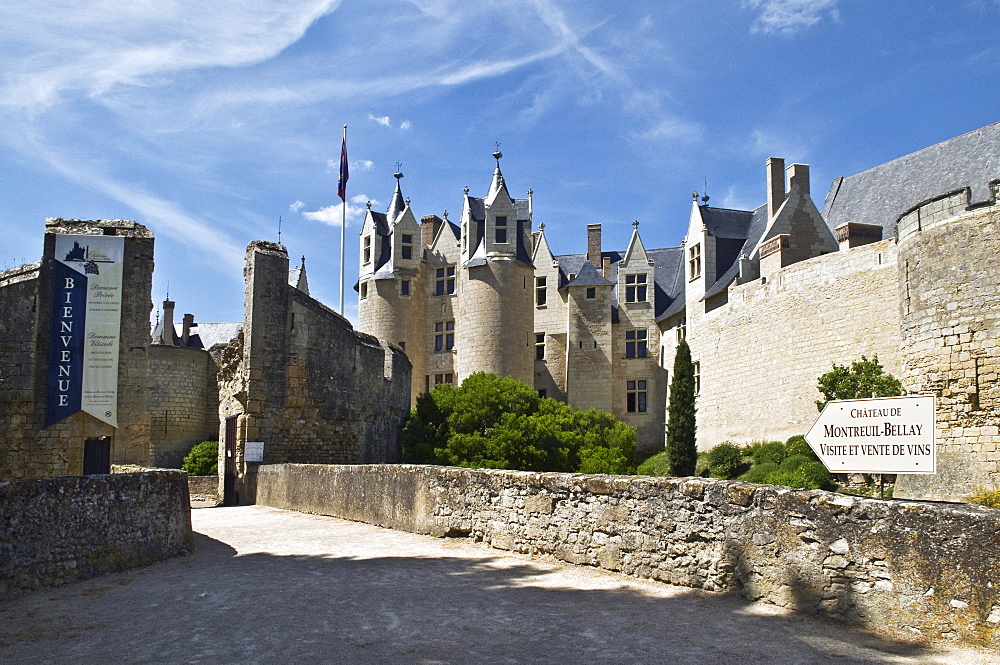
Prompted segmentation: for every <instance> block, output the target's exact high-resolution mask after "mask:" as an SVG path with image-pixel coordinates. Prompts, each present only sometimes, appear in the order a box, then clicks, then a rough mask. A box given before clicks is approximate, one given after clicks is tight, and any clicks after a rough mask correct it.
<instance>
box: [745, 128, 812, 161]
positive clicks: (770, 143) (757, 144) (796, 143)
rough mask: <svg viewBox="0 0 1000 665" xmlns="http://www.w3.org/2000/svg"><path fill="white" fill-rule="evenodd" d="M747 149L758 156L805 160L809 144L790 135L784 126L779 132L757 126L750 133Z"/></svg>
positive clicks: (807, 156)
mask: <svg viewBox="0 0 1000 665" xmlns="http://www.w3.org/2000/svg"><path fill="white" fill-rule="evenodd" d="M749 144H750V145H749V146H748V147H749V150H750V152H751V154H754V155H756V156H758V157H764V158H766V157H782V158H786V159H791V160H806V159H808V158H809V146H808V145H807V143H806V142H805V141H802V140H800V139H798V138H796V137H794V136H792V135H791V133H790V131H789V130H788V129H787V128H785V129H783V130H782V131H780V132H772V131H768V130H766V129H761V128H759V127H758V128H757V129H754V130H753V131H752V132H751V133H750V140H749Z"/></svg>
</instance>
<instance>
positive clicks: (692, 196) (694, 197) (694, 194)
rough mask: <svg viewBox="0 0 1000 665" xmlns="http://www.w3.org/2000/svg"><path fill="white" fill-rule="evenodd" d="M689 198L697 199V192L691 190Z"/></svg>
mask: <svg viewBox="0 0 1000 665" xmlns="http://www.w3.org/2000/svg"><path fill="white" fill-rule="evenodd" d="M691 199H692V200H694V201H697V200H698V192H691Z"/></svg>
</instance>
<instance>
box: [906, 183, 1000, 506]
mask: <svg viewBox="0 0 1000 665" xmlns="http://www.w3.org/2000/svg"><path fill="white" fill-rule="evenodd" d="M992 188H993V191H992V192H991V194H990V200H989V201H985V202H980V201H972V200H970V199H971V197H970V190H969V189H968V188H965V189H961V190H958V191H956V192H951V193H948V194H945V195H943V196H940V197H938V198H936V199H932V200H931V201H929V202H926V203H923V204H921V205H919V206H917V207H916V208H915V209H913V210H911V211H909V212H908V213H907V214H905V215H903V216H902V217H901V218H900V220H899V225H898V227H897V234H898V239H899V240H898V242H899V263H898V265H899V272H900V279H899V300H900V315H901V323H902V333H903V343H902V355H903V377H902V378H903V383H904V385H905V386H906V390H907V392H908V393H911V394H919V393H923V394H927V393H930V394H933V395H934V396H935V397H936V411H937V413H936V417H937V445H938V450H937V473H936V474H931V475H906V476H903V475H901V476H899V478H898V479H897V481H896V494H895V496H898V497H902V498H921V499H937V500H945V501H955V500H960V499H961V498H962V497H963V496H964V495H967V494H970V493H972V492H974V491H976V490H978V489H983V488H987V489H993V488H996V487H997V486H998V485H1000V452H998V451H1000V429H998V426H1000V383H998V382H997V376H998V375H1000V284H998V282H997V278H996V275H997V273H996V257H997V255H998V253H1000V205H998V197H1000V184H998V183H996V182H995V181H994V182H993V183H992Z"/></svg>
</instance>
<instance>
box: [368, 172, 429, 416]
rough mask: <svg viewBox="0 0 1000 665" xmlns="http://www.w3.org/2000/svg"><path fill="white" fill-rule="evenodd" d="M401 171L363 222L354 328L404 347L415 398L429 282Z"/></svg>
mask: <svg viewBox="0 0 1000 665" xmlns="http://www.w3.org/2000/svg"><path fill="white" fill-rule="evenodd" d="M402 177H403V174H402V173H399V172H398V171H397V172H396V174H395V178H396V191H395V193H394V194H393V196H392V201H391V202H390V203H389V208H388V210H387V211H386V212H385V213H384V214H383V213H379V212H374V211H372V209H371V205H370V204H369V206H368V212H367V214H366V215H365V223H364V225H363V226H362V228H361V252H360V263H361V265H360V269H359V276H358V295H359V297H358V329H359V330H362V331H364V332H366V333H369V334H370V335H374V336H375V337H376V338H378V339H380V340H385V341H387V342H389V343H390V344H395V345H396V346H398V347H399V348H400V349H402V350H403V351H404V352H406V355H407V357H408V358H409V359H410V362H411V363H412V364H413V375H412V376H413V384H412V390H411V394H412V395H413V396H414V398H415V397H416V395H419V394H420V393H421V392H423V390H424V385H423V377H424V373H425V365H426V362H427V348H426V346H427V340H426V335H425V334H424V319H425V318H426V317H425V310H426V303H427V288H426V285H425V277H424V271H423V270H422V266H423V244H422V242H421V228H420V224H418V223H417V220H416V218H415V217H414V216H413V211H412V210H411V209H410V201H409V199H404V198H403V193H402V190H401V189H400V185H399V181H400V179H401V178H402Z"/></svg>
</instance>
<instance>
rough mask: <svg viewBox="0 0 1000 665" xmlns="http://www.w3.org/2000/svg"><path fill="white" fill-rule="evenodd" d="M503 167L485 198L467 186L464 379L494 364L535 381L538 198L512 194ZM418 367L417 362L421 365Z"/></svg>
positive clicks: (459, 328)
mask: <svg viewBox="0 0 1000 665" xmlns="http://www.w3.org/2000/svg"><path fill="white" fill-rule="evenodd" d="M493 157H494V158H495V159H496V160H497V167H496V171H495V172H494V173H493V180H492V182H491V183H490V189H489V193H488V194H487V195H486V198H483V199H479V198H475V197H471V196H469V191H468V189H466V190H465V200H464V203H463V206H462V221H461V256H460V259H459V276H460V278H459V280H458V300H459V302H460V303H461V307H460V308H459V312H458V319H457V320H456V325H455V341H456V347H457V348H458V356H457V368H456V370H457V374H458V376H457V379H458V380H459V381H461V380H462V379H464V378H465V377H467V376H469V375H470V374H472V373H474V372H492V373H494V374H500V375H503V376H510V377H513V378H515V379H519V380H521V381H524V382H526V383H528V384H529V385H532V384H533V379H534V377H533V376H532V372H533V367H534V356H533V354H532V349H533V348H534V338H533V334H532V333H533V328H534V308H533V303H532V292H533V289H534V267H533V266H532V263H531V199H530V192H529V198H528V199H518V200H515V199H512V198H511V196H510V193H509V192H508V191H507V185H506V183H505V182H504V178H503V174H502V173H501V172H500V158H501V157H503V155H502V154H501V153H500V152H495V153H493ZM414 371H416V370H414Z"/></svg>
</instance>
